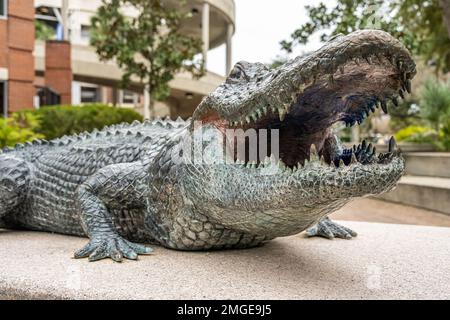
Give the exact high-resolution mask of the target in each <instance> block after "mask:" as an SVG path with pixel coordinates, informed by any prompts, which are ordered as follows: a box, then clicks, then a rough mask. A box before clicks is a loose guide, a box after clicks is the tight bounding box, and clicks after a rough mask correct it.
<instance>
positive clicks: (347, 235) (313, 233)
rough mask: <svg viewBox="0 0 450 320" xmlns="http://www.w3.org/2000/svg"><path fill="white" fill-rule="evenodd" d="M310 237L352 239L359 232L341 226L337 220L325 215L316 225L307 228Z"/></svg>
mask: <svg viewBox="0 0 450 320" xmlns="http://www.w3.org/2000/svg"><path fill="white" fill-rule="evenodd" d="M306 235H307V236H308V237H323V238H327V239H333V238H342V239H351V238H353V237H356V236H357V233H356V232H355V231H353V230H351V229H349V228H347V227H344V226H341V225H340V224H337V223H336V222H333V221H331V220H330V218H328V217H325V218H323V219H322V220H320V221H319V223H317V224H316V225H315V226H313V227H311V228H309V229H308V230H306Z"/></svg>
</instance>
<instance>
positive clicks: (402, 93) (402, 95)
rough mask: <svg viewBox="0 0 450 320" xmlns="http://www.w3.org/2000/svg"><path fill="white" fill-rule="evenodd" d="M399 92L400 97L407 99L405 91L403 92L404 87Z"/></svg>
mask: <svg viewBox="0 0 450 320" xmlns="http://www.w3.org/2000/svg"><path fill="white" fill-rule="evenodd" d="M398 94H399V95H400V97H401V98H402V99H405V93H404V92H403V90H402V89H400V90H398Z"/></svg>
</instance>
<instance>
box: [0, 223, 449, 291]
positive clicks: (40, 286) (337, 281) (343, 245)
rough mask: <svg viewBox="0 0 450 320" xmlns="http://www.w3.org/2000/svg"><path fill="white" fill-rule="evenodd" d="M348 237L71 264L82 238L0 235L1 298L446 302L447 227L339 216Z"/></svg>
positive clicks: (299, 239) (288, 240)
mask: <svg viewBox="0 0 450 320" xmlns="http://www.w3.org/2000/svg"><path fill="white" fill-rule="evenodd" d="M343 224H345V225H346V226H349V227H352V228H354V229H355V230H357V231H358V232H359V236H358V238H356V239H354V240H350V241H347V240H333V241H329V240H325V239H319V238H315V239H306V238H304V236H303V235H297V236H294V237H288V238H283V239H278V240H275V241H272V242H270V243H268V244H267V245H265V246H264V247H261V248H257V249H250V250H241V251H221V252H210V253H205V252H200V253H199V252H197V253H195V252H194V253H193V252H177V251H170V250H166V249H163V248H160V247H156V250H155V253H154V254H153V255H152V256H147V257H143V258H141V259H140V261H138V262H132V261H126V262H124V263H122V264H118V263H113V262H111V261H108V260H105V261H101V262H96V263H88V262H87V261H86V260H73V259H71V258H70V257H71V255H72V253H73V251H75V250H76V249H78V248H80V247H81V246H82V245H83V244H85V242H86V239H79V238H74V237H66V236H60V235H51V234H45V233H35V232H16V231H4V230H2V231H0V261H1V262H0V297H1V298H69V299H70V298H83V299H91V298H113V299H115V298H125V299H229V298H230V299H438V298H440V299H450V272H449V271H450V270H449V265H450V254H449V253H450V228H437V227H422V226H406V225H389V224H377V223H356V222H343Z"/></svg>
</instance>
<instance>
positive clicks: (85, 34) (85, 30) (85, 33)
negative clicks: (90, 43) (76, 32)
mask: <svg viewBox="0 0 450 320" xmlns="http://www.w3.org/2000/svg"><path fill="white" fill-rule="evenodd" d="M80 36H81V39H83V40H89V39H90V38H91V27H90V26H85V25H81V31H80Z"/></svg>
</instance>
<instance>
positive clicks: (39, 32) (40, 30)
mask: <svg viewBox="0 0 450 320" xmlns="http://www.w3.org/2000/svg"><path fill="white" fill-rule="evenodd" d="M34 28H35V31H36V34H35V38H36V39H37V40H42V41H47V40H51V39H53V38H54V37H55V30H53V28H52V27H50V26H48V25H47V24H45V23H44V22H42V21H40V20H35V21H34Z"/></svg>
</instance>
